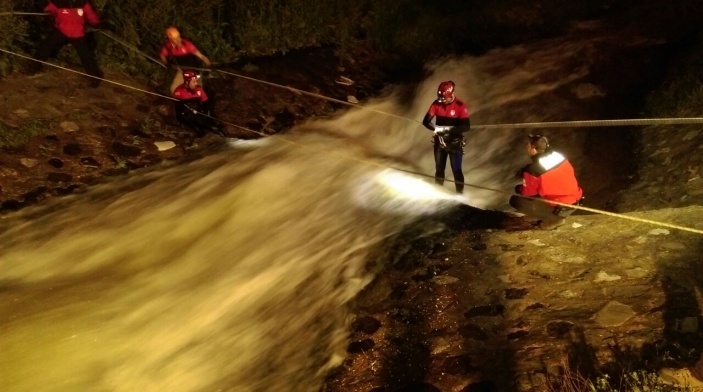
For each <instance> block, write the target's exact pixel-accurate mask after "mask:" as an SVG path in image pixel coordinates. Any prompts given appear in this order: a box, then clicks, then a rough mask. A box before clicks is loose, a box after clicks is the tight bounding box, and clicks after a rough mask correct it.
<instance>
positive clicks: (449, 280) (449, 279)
mask: <svg viewBox="0 0 703 392" xmlns="http://www.w3.org/2000/svg"><path fill="white" fill-rule="evenodd" d="M457 282H459V278H455V277H453V276H449V275H440V276H435V277H434V278H432V283H434V284H437V285H440V286H446V285H449V284H454V283H457Z"/></svg>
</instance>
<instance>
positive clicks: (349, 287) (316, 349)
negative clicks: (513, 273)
mask: <svg viewBox="0 0 703 392" xmlns="http://www.w3.org/2000/svg"><path fill="white" fill-rule="evenodd" d="M601 39H602V38H588V39H586V38H583V39H581V40H571V41H569V40H554V41H550V42H549V43H546V44H542V45H538V46H535V47H516V48H509V49H503V50H499V51H495V52H491V53H489V54H487V55H485V56H483V57H481V58H464V59H453V60H447V61H444V62H442V63H438V64H435V65H433V66H432V69H433V70H434V73H433V74H432V75H431V76H430V77H429V78H428V79H427V80H426V81H425V82H423V83H422V84H421V85H419V86H418V88H417V92H416V94H415V95H414V97H413V98H412V99H410V101H411V103H410V104H409V105H408V104H407V101H408V99H407V97H399V96H398V95H397V94H390V96H388V97H386V98H384V99H379V100H376V101H375V102H372V103H370V104H369V105H370V106H371V107H373V108H375V109H376V110H382V111H387V112H390V113H394V114H396V115H399V116H405V117H408V118H410V119H411V121H408V120H398V119H395V118H392V117H388V116H385V115H381V114H377V113H373V112H369V111H365V110H353V111H350V112H347V113H342V114H340V115H338V116H337V117H336V118H333V119H330V120H324V121H316V122H312V123H310V124H306V125H305V126H302V127H299V129H296V130H294V131H293V132H291V133H289V134H287V135H285V136H275V137H271V138H267V139H264V140H263V141H262V142H259V143H252V144H251V145H247V144H234V145H232V146H227V147H224V148H222V149H220V150H218V151H213V152H211V154H209V155H208V156H206V157H203V158H202V159H199V160H196V161H193V162H190V163H188V164H184V165H179V166H175V167H162V168H156V169H153V170H150V171H147V172H144V173H138V174H135V175H131V176H130V177H129V178H126V179H120V180H117V181H114V182H112V183H108V184H103V185H100V186H97V187H94V188H93V189H91V190H89V191H88V192H86V193H84V194H80V195H74V196H70V197H66V198H63V199H60V200H55V201H53V202H52V203H50V204H49V205H47V206H43V207H36V208H30V209H27V210H25V211H23V212H21V213H19V214H15V215H13V216H9V217H7V218H5V219H3V220H2V221H0V224H1V225H2V226H1V227H2V229H1V232H0V243H1V244H2V246H1V248H0V315H2V319H0V390H2V391H6V392H19V391H22V392H24V391H33V392H34V391H105V392H108V391H115V392H118V391H119V392H122V391H124V392H127V391H129V392H134V391H173V392H177V391H219V390H222V391H315V390H317V389H319V387H320V386H321V384H322V379H323V376H324V372H325V370H326V369H328V368H329V365H333V364H335V363H339V359H340V358H341V357H340V356H338V355H336V354H337V353H343V351H344V348H345V346H346V341H345V324H346V321H347V320H346V318H347V312H346V311H345V303H347V301H349V300H350V299H351V298H353V297H354V296H355V295H356V293H358V291H359V290H360V289H361V288H363V287H364V285H365V284H367V283H368V282H369V281H370V280H371V279H373V277H374V273H375V272H376V271H375V270H374V269H372V268H370V267H369V263H368V262H369V260H372V259H374V258H380V257H382V255H383V254H382V250H383V249H384V248H383V246H382V244H383V242H384V240H386V239H388V238H389V237H391V236H393V235H394V234H396V233H398V232H400V231H401V230H402V229H403V228H404V227H405V226H406V225H407V224H409V223H411V222H413V221H414V220H416V219H417V218H418V217H420V216H422V215H425V214H431V213H433V212H436V211H438V210H439V209H441V208H443V207H444V206H446V205H450V204H454V203H457V202H461V200H462V199H460V198H456V197H454V196H453V195H452V194H451V193H450V192H449V190H450V189H451V188H453V186H452V184H451V183H448V184H447V186H445V189H444V190H441V189H440V188H436V187H433V186H431V185H428V184H429V182H431V181H428V179H417V178H415V177H412V176H406V175H403V174H399V173H398V172H393V171H392V170H388V169H384V168H383V167H380V166H378V164H382V165H388V166H394V167H400V168H404V169H408V170H413V171H419V172H423V173H426V174H431V173H432V172H433V170H432V158H431V155H432V153H431V144H430V133H429V132H427V131H425V130H423V128H422V126H421V125H419V123H418V122H417V121H419V120H420V119H421V118H422V116H423V114H424V112H425V110H426V109H427V107H428V106H429V104H430V103H431V101H432V100H433V98H434V93H435V88H436V85H437V84H438V83H439V81H441V80H444V79H453V80H454V81H455V82H457V85H458V88H457V94H458V96H460V97H461V98H463V99H465V100H466V101H467V103H468V104H469V105H470V106H471V108H472V112H473V113H474V116H473V118H474V123H478V122H481V123H497V122H507V121H515V122H517V121H537V120H564V119H568V118H566V117H565V116H564V115H563V110H565V109H569V110H570V109H572V108H571V107H569V106H568V105H567V104H563V105H556V104H551V105H539V104H536V102H535V100H536V99H538V97H540V96H541V95H542V94H544V93H545V92H549V91H554V90H557V89H560V88H563V87H564V86H565V85H568V84H570V83H572V82H573V81H575V80H578V79H579V78H581V77H583V76H585V75H586V74H587V73H588V66H589V61H588V58H589V57H588V56H584V57H583V60H582V61H578V62H573V61H571V60H569V56H568V53H572V54H573V53H577V52H578V53H582V54H589V53H590V52H592V51H594V50H595V49H594V48H595V46H596V43H597V42H598V41H599V40H601ZM400 98H403V99H400ZM540 99H541V98H540ZM573 99H574V100H577V99H578V98H577V97H576V94H574V98H573ZM401 101H403V102H406V103H403V104H401V103H400V102H401ZM572 105H573V104H572ZM526 108H529V110H527V109H526ZM523 136H524V132H516V131H510V130H505V131H490V132H489V131H485V132H484V131H476V132H473V133H471V134H470V137H469V147H468V149H467V155H466V157H465V164H464V166H465V168H466V171H467V182H468V183H478V184H481V185H482V186H487V187H493V188H497V189H503V190H509V189H512V185H513V180H512V175H513V172H514V170H515V169H516V168H517V167H518V166H519V165H520V164H524V161H525V157H524V156H523V155H522V154H523V149H522V143H523V140H524V139H523ZM564 140H567V139H564ZM569 140H571V142H572V146H573V145H577V144H578V141H579V140H582V139H581V136H575V137H573V138H571V139H569ZM574 143H576V144H574ZM448 176H449V177H448V178H450V179H451V173H448ZM506 197H507V196H506V195H504V194H496V193H491V192H486V191H480V192H479V191H476V190H473V189H471V188H467V199H468V202H469V203H470V204H472V205H475V206H479V207H496V206H502V205H504V202H505V198H506Z"/></svg>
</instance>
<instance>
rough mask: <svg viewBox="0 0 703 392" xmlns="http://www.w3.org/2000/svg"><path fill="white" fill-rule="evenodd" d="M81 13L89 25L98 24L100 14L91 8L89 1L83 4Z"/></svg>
mask: <svg viewBox="0 0 703 392" xmlns="http://www.w3.org/2000/svg"><path fill="white" fill-rule="evenodd" d="M83 15H85V19H86V20H87V21H88V23H90V24H91V25H93V26H97V25H99V24H100V16H98V13H97V12H95V10H94V9H93V6H92V5H90V2H86V3H85V4H84V5H83Z"/></svg>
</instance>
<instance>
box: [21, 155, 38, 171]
mask: <svg viewBox="0 0 703 392" xmlns="http://www.w3.org/2000/svg"><path fill="white" fill-rule="evenodd" d="M20 163H21V164H22V166H24V167H27V168H30V169H31V168H33V167H34V166H36V165H37V164H38V163H39V161H38V160H36V159H32V158H22V159H20Z"/></svg>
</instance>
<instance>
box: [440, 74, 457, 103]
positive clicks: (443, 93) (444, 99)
mask: <svg viewBox="0 0 703 392" xmlns="http://www.w3.org/2000/svg"><path fill="white" fill-rule="evenodd" d="M454 86H455V85H454V82H452V81H451V80H448V81H446V82H442V83H440V84H439V87H438V88H437V101H438V102H439V103H451V102H452V101H453V100H454Z"/></svg>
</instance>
